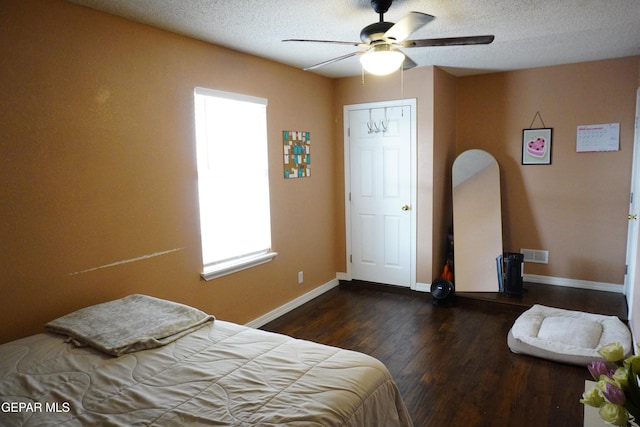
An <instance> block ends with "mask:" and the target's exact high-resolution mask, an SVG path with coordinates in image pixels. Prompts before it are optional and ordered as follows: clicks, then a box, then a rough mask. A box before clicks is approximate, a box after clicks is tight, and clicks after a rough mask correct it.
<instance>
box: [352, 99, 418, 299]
mask: <svg viewBox="0 0 640 427" xmlns="http://www.w3.org/2000/svg"><path fill="white" fill-rule="evenodd" d="M412 101H413V102H409V101H404V102H400V101H398V102H393V103H386V104H379V103H376V104H365V105H360V106H350V108H349V107H345V127H346V128H347V131H346V135H347V137H346V138H345V154H347V156H348V158H349V162H348V164H347V163H346V162H345V165H346V167H347V168H348V171H346V173H345V178H346V182H347V186H346V191H347V211H348V215H347V222H348V224H349V226H348V229H347V239H348V242H347V249H348V251H349V253H348V255H349V260H348V262H350V272H351V278H353V279H358V280H365V281H371V282H377V283H384V284H391V285H399V286H406V287H412V288H415V167H414V165H413V164H414V160H415V154H414V151H415V130H414V129H415V101H414V100H412ZM348 108H349V109H348Z"/></svg>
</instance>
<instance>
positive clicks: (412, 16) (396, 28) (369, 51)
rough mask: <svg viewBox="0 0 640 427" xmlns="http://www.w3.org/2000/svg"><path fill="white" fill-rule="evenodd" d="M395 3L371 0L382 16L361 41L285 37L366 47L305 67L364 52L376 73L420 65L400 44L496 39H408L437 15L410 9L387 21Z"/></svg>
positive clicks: (457, 43)
mask: <svg viewBox="0 0 640 427" xmlns="http://www.w3.org/2000/svg"><path fill="white" fill-rule="evenodd" d="M392 3H393V0H371V7H372V8H373V10H374V11H375V12H376V13H377V14H378V15H379V16H380V20H379V21H378V22H375V23H373V24H371V25H367V26H366V27H364V28H363V29H362V31H361V32H360V40H361V42H345V41H335V40H305V39H286V40H283V41H284V42H312V43H333V44H342V45H350V46H357V47H359V48H362V50H358V51H355V52H351V53H348V54H346V55H343V56H339V57H337V58H333V59H329V60H328V61H323V62H320V63H318V64H315V65H312V66H310V67H307V68H305V69H304V70H305V71H308V70H314V69H316V68H320V67H323V66H325V65H328V64H332V63H334V62H338V61H341V60H343V59H347V58H350V57H352V56H356V55H362V56H361V57H360V62H361V63H362V66H363V67H364V69H365V70H367V71H368V72H370V73H372V74H378V75H385V74H389V73H392V72H393V71H395V70H397V69H399V68H400V66H402V68H403V69H404V70H408V69H410V68H413V67H415V66H416V65H417V64H416V63H415V62H414V61H413V60H411V58H409V57H408V56H406V55H405V54H404V53H403V52H402V51H400V48H411V47H430V46H461V45H474V44H489V43H491V42H493V39H494V36H493V35H485V36H468V37H447V38H434V39H419V40H407V38H408V37H409V36H410V35H411V34H413V33H414V32H415V31H417V30H419V29H420V28H422V27H423V26H424V25H426V24H428V23H429V22H431V21H432V20H433V19H435V17H434V16H432V15H428V14H426V13H421V12H410V13H409V14H408V15H406V16H405V17H403V18H402V19H401V20H400V21H398V22H397V23H395V24H394V23H393V22H385V21H384V14H385V13H386V12H387V11H388V10H389V7H391V4H392Z"/></svg>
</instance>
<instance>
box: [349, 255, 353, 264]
mask: <svg viewBox="0 0 640 427" xmlns="http://www.w3.org/2000/svg"><path fill="white" fill-rule="evenodd" d="M349 262H350V263H351V264H353V255H349Z"/></svg>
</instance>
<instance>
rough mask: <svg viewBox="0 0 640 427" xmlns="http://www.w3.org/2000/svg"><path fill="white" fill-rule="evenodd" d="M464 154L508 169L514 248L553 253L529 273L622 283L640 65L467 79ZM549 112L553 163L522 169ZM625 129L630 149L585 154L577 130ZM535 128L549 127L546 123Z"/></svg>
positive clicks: (460, 141)
mask: <svg viewBox="0 0 640 427" xmlns="http://www.w3.org/2000/svg"><path fill="white" fill-rule="evenodd" d="M457 83H458V101H457V117H458V118H457V129H456V132H457V134H456V138H457V151H458V152H459V153H460V152H462V151H464V150H466V149H469V148H481V149H484V150H486V151H488V152H489V153H491V154H493V155H494V156H495V157H496V159H497V160H498V163H499V165H500V168H501V174H502V175H501V178H502V194H503V198H502V200H503V230H504V244H505V248H507V249H509V250H515V251H518V250H520V248H528V249H544V250H548V251H549V264H548V265H544V264H532V263H528V264H527V265H526V267H525V272H526V273H530V274H538V275H544V276H552V277H560V278H570V279H577V280H588V281H595V282H605V283H616V284H622V283H623V281H624V266H625V251H626V234H627V209H628V197H629V183H630V174H631V154H632V149H633V132H634V130H633V124H634V111H635V92H636V87H637V85H638V59H637V58H622V59H614V60H608V61H598V62H589V63H582V64H573V65H563V66H555V67H546V68H538V69H531V70H524V71H516V72H508V73H495V74H488V75H481V76H473V77H464V78H460V79H458V82H457ZM536 112H539V113H540V114H541V116H542V118H543V120H544V124H545V125H546V127H550V128H553V142H552V164H551V165H544V166H542V165H533V166H532V165H525V166H523V165H521V145H522V130H523V129H525V128H529V127H530V125H531V122H532V120H533V118H534V116H535V114H536ZM600 123H620V151H617V152H606V153H576V127H577V126H578V125H585V124H600ZM533 127H543V126H542V124H541V122H540V121H539V120H536V122H535V123H534V125H533Z"/></svg>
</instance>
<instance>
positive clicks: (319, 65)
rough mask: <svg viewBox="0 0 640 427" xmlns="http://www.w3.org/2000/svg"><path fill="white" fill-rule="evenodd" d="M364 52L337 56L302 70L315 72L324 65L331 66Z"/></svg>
mask: <svg viewBox="0 0 640 427" xmlns="http://www.w3.org/2000/svg"><path fill="white" fill-rule="evenodd" d="M365 52H366V50H359V51H357V52H351V53H348V54H346V55H342V56H339V57H337V58H333V59H329V60H327V61H323V62H320V63H318V64H315V65H312V66H310V67H307V68H304V71H309V70H315V69H316V68H320V67H324V66H325V65H329V64H333V63H334V62H338V61H342V60H343V59H347V58H351V57H352V56H356V55H360V54H362V53H365Z"/></svg>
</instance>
